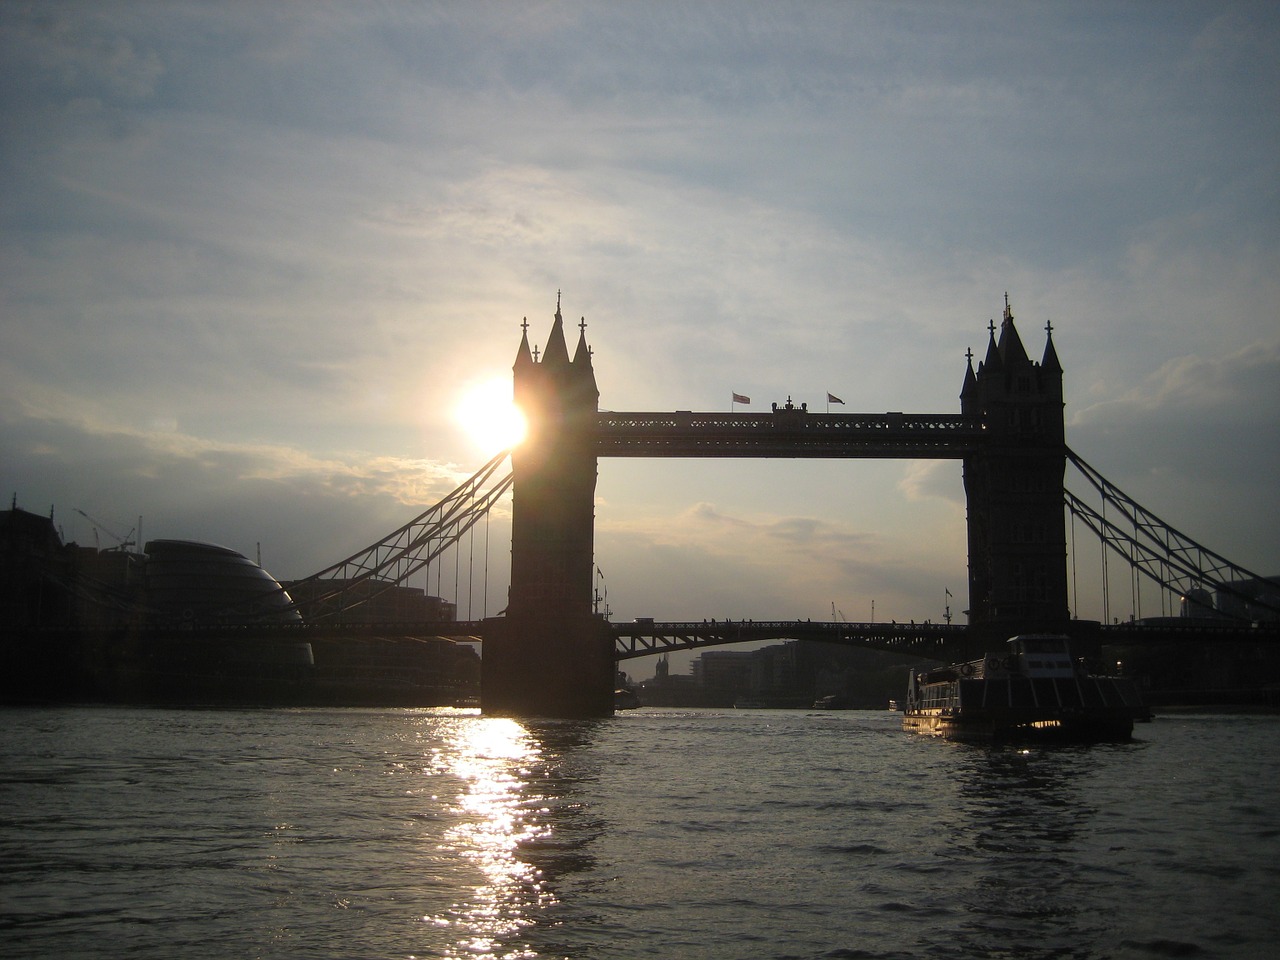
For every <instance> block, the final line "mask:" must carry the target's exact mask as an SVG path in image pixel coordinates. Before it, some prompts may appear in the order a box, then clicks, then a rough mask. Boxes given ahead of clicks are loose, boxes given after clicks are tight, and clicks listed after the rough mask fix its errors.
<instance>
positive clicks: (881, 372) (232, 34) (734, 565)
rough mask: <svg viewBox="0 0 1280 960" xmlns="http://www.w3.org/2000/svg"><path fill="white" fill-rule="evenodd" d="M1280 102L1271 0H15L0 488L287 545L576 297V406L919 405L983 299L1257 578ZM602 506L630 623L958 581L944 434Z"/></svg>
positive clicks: (641, 477) (79, 530)
mask: <svg viewBox="0 0 1280 960" xmlns="http://www.w3.org/2000/svg"><path fill="white" fill-rule="evenodd" d="M1277 103H1280V7H1277V6H1276V5H1275V4H1271V3H1211V4H1210V3H1192V2H1185V3H1180V2H1151V3H1141V2H1139V3H1127V4H1122V5H1117V4H1113V3H1073V4H1049V3H1013V2H1008V3H1004V2H991V3H982V2H978V3H972V4H952V3H943V2H920V3H858V2H854V3H834V2H832V3H822V2H818V3H809V4H803V5H784V6H779V5H775V4H752V3H742V4H710V3H697V2H694V3H680V4H674V3H662V2H658V3H646V4H602V3H575V2H546V3H534V4H521V5H484V6H474V5H458V4H447V3H386V4H377V5H371V4H354V3H353V4H341V3H338V4H324V5H313V4H307V5H301V4H294V3H275V4H247V3H235V2H232V3H224V4H209V3H199V2H191V3H181V2H175V3H166V4H150V3H138V2H110V0H106V2H100V3H94V4H67V3H47V2H38V0H37V2H32V3H27V4H21V5H19V4H6V5H2V6H0V123H2V124H3V129H2V131H0V164H2V165H3V171H4V178H5V184H6V188H5V190H4V191H3V192H2V193H0V227H2V229H0V452H2V453H3V458H2V460H0V462H2V464H3V469H2V470H0V477H3V480H4V482H5V484H6V487H7V489H5V490H4V495H5V496H6V498H8V497H10V496H14V495H16V498H17V503H18V505H19V506H20V507H23V508H24V509H27V510H31V511H33V512H38V513H45V512H47V511H48V510H49V508H50V505H53V506H54V507H55V518H56V521H57V523H58V525H59V526H60V527H62V529H63V531H64V533H65V535H66V536H67V538H68V539H73V540H77V541H79V542H81V543H92V542H93V532H92V528H91V526H90V525H89V524H88V523H87V522H86V521H84V519H83V518H82V517H80V516H79V515H78V514H76V513H75V508H79V509H81V510H83V511H85V512H86V513H88V514H90V515H91V516H94V517H96V518H99V519H100V520H102V521H104V522H105V523H107V524H108V525H110V526H111V527H113V528H115V529H118V530H119V531H121V532H123V531H125V530H128V529H129V528H131V527H133V526H134V525H135V524H136V523H137V518H138V517H142V523H143V536H144V537H145V538H148V539H150V538H160V537H171V538H186V539H199V540H209V541H213V542H216V543H221V544H224V545H226V546H229V547H232V548H234V549H236V550H239V551H241V552H242V553H245V554H246V555H248V556H254V553H255V550H256V548H257V544H259V543H261V550H262V560H263V564H264V566H266V567H267V568H268V569H269V570H270V571H271V572H272V573H273V574H275V575H276V576H278V577H280V578H282V579H283V578H294V577H300V576H305V575H307V574H309V573H312V572H314V571H315V570H318V569H320V568H321V567H323V566H325V565H326V564H328V563H330V562H332V561H335V560H337V559H340V558H341V557H343V556H345V555H347V554H349V553H352V552H354V551H355V550H357V549H359V548H361V547H363V546H365V545H366V544H368V543H370V542H372V541H373V540H375V539H376V538H377V537H379V536H380V535H382V534H383V533H385V532H387V531H389V530H391V529H392V528H394V527H396V526H398V525H399V524H401V523H404V522H405V521H406V520H408V519H409V518H410V517H412V516H413V515H415V514H416V513H418V512H419V511H421V510H422V509H424V508H425V507H426V506H428V505H429V504H431V503H433V502H435V500H437V499H439V498H440V497H441V496H443V495H444V494H445V493H447V492H448V491H449V490H451V489H453V487H454V486H455V485H456V483H457V482H458V481H459V480H461V479H462V478H464V477H465V476H468V475H469V474H470V473H472V472H473V471H474V470H475V469H476V468H478V467H479V466H480V465H481V464H482V463H483V462H484V461H485V460H486V459H487V457H488V456H489V455H490V453H492V452H493V450H492V449H485V448H483V447H482V446H480V445H479V444H477V443H476V442H475V438H474V437H473V436H472V435H471V432H470V431H469V430H467V429H465V428H464V427H463V426H462V425H461V424H460V422H459V417H458V415H457V407H458V405H459V403H461V402H462V400H463V398H464V397H469V398H470V399H469V400H468V401H467V403H468V404H470V406H471V408H472V409H473V410H474V409H475V408H476V407H478V406H480V405H483V404H485V403H488V402H490V400H492V398H495V397H496V398H497V401H502V400H504V399H506V398H507V397H509V392H510V382H511V364H512V362H513V361H514V359H515V354H516V347H517V346H518V344H519V341H520V333H521V330H520V324H521V321H522V319H523V318H525V317H527V318H528V322H529V325H530V326H529V336H530V339H531V342H535V343H538V344H542V343H544V342H545V339H546V335H547V333H548V331H549V330H550V327H551V317H552V314H553V313H554V310H555V305H556V298H557V295H558V293H559V295H560V296H561V297H562V306H563V311H564V315H565V320H566V324H567V325H568V326H569V329H570V330H571V331H573V325H574V324H576V323H578V322H579V319H580V318H585V321H586V324H587V327H586V335H587V339H588V342H589V343H590V345H591V347H592V350H593V360H594V364H595V368H596V376H597V380H598V383H599V385H600V391H601V398H600V405H601V407H602V408H603V409H613V410H675V409H692V410H728V409H729V408H730V402H731V399H732V397H733V395H734V394H735V393H736V394H740V395H742V396H746V397H750V398H751V404H750V405H749V406H748V407H745V408H742V409H753V410H768V409H769V405H770V404H771V403H774V402H777V403H779V404H781V403H783V402H785V400H786V399H787V397H788V396H790V397H792V398H793V399H794V401H795V402H796V404H800V403H808V405H809V408H810V409H811V410H819V411H820V410H822V409H824V408H825V403H826V396H827V394H828V393H830V394H834V395H835V396H837V397H839V398H841V399H842V400H843V401H844V402H845V406H844V407H842V408H841V409H843V410H845V411H848V412H859V411H868V412H883V411H886V410H903V411H906V412H921V413H946V412H958V410H959V400H958V394H959V390H960V387H961V384H962V382H963V377H964V372H965V364H966V360H965V351H966V350H967V349H972V350H973V352H974V353H975V355H976V356H977V357H981V356H982V354H983V352H984V350H985V345H986V338H987V325H988V322H989V321H990V320H991V319H993V318H994V319H997V320H998V319H999V317H1000V315H1001V311H1002V310H1003V306H1004V296H1005V293H1006V291H1007V292H1008V294H1009V297H1010V300H1011V303H1012V308H1013V312H1014V314H1015V317H1016V322H1017V325H1018V329H1019V332H1020V334H1021V336H1022V338H1023V341H1024V342H1025V344H1026V345H1027V349H1028V351H1029V352H1030V353H1031V354H1032V355H1033V356H1039V355H1040V352H1041V350H1042V348H1043V344H1044V336H1045V332H1044V331H1045V327H1046V325H1047V324H1048V323H1052V325H1053V338H1054V343H1055V347H1056V349H1057V352H1058V355H1059V357H1060V359H1061V361H1062V365H1063V367H1064V370H1065V388H1066V403H1067V407H1066V417H1067V440H1068V443H1069V444H1070V445H1071V447H1072V448H1073V449H1075V450H1076V451H1077V452H1078V453H1079V454H1080V455H1081V456H1083V457H1084V458H1085V459H1086V460H1087V461H1089V462H1090V463H1092V464H1093V465H1094V466H1095V467H1097V468H1098V469H1099V470H1100V471H1101V472H1102V473H1103V474H1105V475H1106V476H1107V477H1108V478H1109V479H1111V480H1112V481H1113V482H1115V483H1117V484H1119V485H1120V486H1121V487H1122V488H1123V489H1125V490H1126V492H1128V493H1129V494H1131V495H1132V496H1134V497H1135V498H1136V499H1137V500H1139V501H1140V502H1142V503H1143V504H1144V505H1145V506H1147V507H1149V508H1150V509H1152V510H1154V511H1155V512H1156V513H1158V514H1160V515H1161V516H1162V517H1164V518H1165V519H1166V520H1168V521H1169V522H1171V523H1173V524H1174V525H1175V526H1177V527H1178V528H1179V529H1181V530H1183V531H1184V532H1185V533H1187V534H1189V535H1190V536H1192V537H1194V538H1195V539H1197V540H1200V541H1202V542H1204V543H1205V544H1206V545H1208V546H1209V547H1211V548H1213V549H1214V550H1217V551H1218V552H1220V553H1223V554H1225V555H1226V556H1228V557H1230V558H1231V559H1232V560H1234V561H1236V562H1239V563H1242V564H1243V565H1245V566H1246V567H1250V568H1252V569H1254V570H1257V571H1258V572H1260V573H1264V574H1274V573H1277V572H1280V506H1277V498H1276V496H1275V482H1274V481H1275V478H1276V477H1277V476H1280V115H1278V111H1277V110H1276V104H1277ZM573 332H576V331H573ZM975 362H976V360H975ZM477 390H480V391H481V392H480V393H479V394H477V393H476V391H477ZM504 391H505V393H504ZM486 397H487V398H490V400H486V399H485V398H486ZM1069 482H1070V481H1069ZM1076 486H1077V487H1079V486H1081V485H1080V484H1079V483H1077V484H1076ZM598 497H599V502H598V509H597V528H596V529H597V534H596V547H597V564H598V566H599V567H600V568H601V569H602V570H603V571H604V573H605V577H606V580H607V584H608V589H609V601H610V604H611V606H612V608H613V610H614V613H615V615H616V616H618V617H619V618H630V617H634V616H656V617H659V618H671V619H677V618H684V617H691V618H702V617H712V616H715V617H725V616H740V617H755V618H763V617H773V616H778V617H812V618H814V619H818V618H825V617H829V616H831V610H832V606H833V605H834V606H835V607H836V608H837V609H838V610H840V611H842V612H843V613H844V614H845V615H846V616H847V617H848V618H849V619H851V620H860V619H869V618H870V615H871V607H872V604H873V603H874V605H875V615H876V618H877V619H882V620H888V619H894V618H896V619H900V620H905V619H912V618H914V619H933V620H939V619H941V617H942V614H943V604H944V603H945V599H944V597H945V593H944V591H946V590H949V591H950V593H951V594H952V595H953V597H954V600H953V613H956V614H957V615H958V613H959V611H960V610H962V609H963V608H964V606H965V593H966V585H967V574H966V570H965V533H964V496H963V488H962V486H961V476H960V465H959V463H958V462H954V461H904V462H898V461H853V462H844V461H816V462H815V461H714V462H710V461H706V462H700V461H681V462H662V461H630V460H628V461H609V460H602V461H601V462H600V481H599V485H598ZM505 557H506V555H505V553H504V554H502V557H501V561H505ZM501 561H491V563H494V562H496V563H497V566H498V567H502V566H503V562H501ZM503 575H505V571H504V573H503ZM493 576H497V575H496V574H495V575H493ZM492 579H493V577H492V576H491V595H492V594H500V592H501V591H504V590H505V583H503V584H501V585H500V586H494V585H492ZM490 606H491V608H492V609H491V611H490V612H492V611H493V610H496V609H497V608H498V607H500V606H501V603H492V602H491V604H490ZM1113 608H1114V604H1113ZM1078 612H1079V614H1080V615H1081V616H1085V617H1093V618H1096V617H1099V616H1101V607H1100V599H1099V598H1097V597H1086V596H1085V595H1084V591H1082V596H1081V603H1080V604H1079V609H1078ZM1112 612H1113V614H1114V613H1115V612H1116V611H1115V610H1114V609H1113V611H1112ZM1126 614H1127V611H1125V612H1122V613H1121V614H1120V615H1122V616H1123V615H1126ZM957 619H959V617H958V616H957Z"/></svg>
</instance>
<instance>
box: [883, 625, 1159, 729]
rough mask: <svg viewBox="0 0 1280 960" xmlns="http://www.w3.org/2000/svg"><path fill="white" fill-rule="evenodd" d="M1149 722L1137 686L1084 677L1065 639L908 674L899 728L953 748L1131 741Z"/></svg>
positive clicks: (1031, 638)
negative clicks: (960, 743) (959, 744)
mask: <svg viewBox="0 0 1280 960" xmlns="http://www.w3.org/2000/svg"><path fill="white" fill-rule="evenodd" d="M1150 719H1151V712H1150V711H1149V710H1148V709H1147V707H1146V706H1145V704H1144V703H1143V701H1142V697H1141V695H1140V693H1139V691H1138V688H1137V685H1136V684H1135V683H1134V682H1133V681H1132V680H1131V679H1129V678H1126V677H1104V676H1097V675H1095V674H1091V673H1089V672H1088V671H1087V670H1086V669H1085V668H1084V665H1083V663H1082V662H1080V661H1076V660H1073V659H1072V656H1071V641H1070V638H1068V637H1064V636H1058V635H1046V634H1023V635H1019V636H1016V637H1012V638H1011V639H1010V640H1009V641H1008V649H1007V651H1006V652H1005V653H1004V654H1003V655H1001V654H997V653H989V654H987V655H986V656H985V657H983V658H982V659H980V660H970V661H968V662H966V663H956V664H951V665H950V666H946V667H937V668H934V669H932V670H912V671H911V675H910V678H909V679H908V681H907V700H906V704H905V705H904V709H903V716H902V728H903V729H904V730H907V731H913V732H916V733H928V734H933V735H935V736H942V737H946V738H948V739H952V740H987V741H990V740H1022V739H1056V740H1067V741H1075V742H1095V741H1108V740H1128V739H1129V738H1130V737H1131V736H1132V735H1133V725H1134V723H1135V722H1143V721H1147V720H1150Z"/></svg>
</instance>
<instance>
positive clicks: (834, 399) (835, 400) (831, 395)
mask: <svg viewBox="0 0 1280 960" xmlns="http://www.w3.org/2000/svg"><path fill="white" fill-rule="evenodd" d="M827 403H844V401H843V400H841V399H840V398H839V397H837V396H836V395H835V394H834V393H828V394H827Z"/></svg>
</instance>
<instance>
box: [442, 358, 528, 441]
mask: <svg viewBox="0 0 1280 960" xmlns="http://www.w3.org/2000/svg"><path fill="white" fill-rule="evenodd" d="M454 419H455V420H456V421H457V423H458V425H459V426H460V427H461V428H462V430H463V432H464V433H466V435H467V436H468V437H469V438H470V439H471V442H472V443H474V444H475V445H476V446H477V447H479V448H480V451H481V452H482V453H485V454H495V453H498V452H499V451H502V450H509V449H511V448H512V447H514V446H516V445H517V444H519V443H520V441H521V440H523V439H524V435H525V419H524V414H523V413H522V412H521V411H520V408H519V407H517V406H516V405H515V402H514V401H513V400H512V399H511V380H510V378H509V377H494V378H493V379H490V380H485V381H482V382H480V383H476V384H472V385H471V386H470V387H469V388H468V389H467V390H466V392H464V393H463V395H462V397H461V398H460V399H459V401H458V404H457V406H456V407H454Z"/></svg>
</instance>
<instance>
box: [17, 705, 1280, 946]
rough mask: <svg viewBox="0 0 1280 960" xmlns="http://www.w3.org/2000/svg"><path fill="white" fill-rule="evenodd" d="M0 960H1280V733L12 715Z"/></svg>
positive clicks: (847, 717)
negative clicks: (1028, 738) (977, 742)
mask: <svg viewBox="0 0 1280 960" xmlns="http://www.w3.org/2000/svg"><path fill="white" fill-rule="evenodd" d="M0 721H2V722H3V725H4V726H3V733H2V734H0V864H2V865H3V872H2V875H0V956H4V957H7V958H24V957H59V958H72V957H102V958H107V957H110V958H118V957H131V958H152V957H154V958H166V960H167V958H174V957H182V958H203V957H208V958H238V957H246V958H251V957H280V958H295V957H296V958H410V957H440V958H499V957H502V958H535V957H569V958H575V960H576V958H593V960H613V958H617V960H629V958H638V957H662V958H681V957H690V958H735V960H736V958H914V957H929V958H935V957H955V958H986V957H991V958H995V957H998V958H1051V957H1052V958H1080V960H1084V958H1147V957H1233V958H1235V957H1238V958H1262V957H1274V956H1277V953H1276V947H1275V943H1276V942H1277V940H1280V803H1277V788H1278V787H1280V717H1274V716H1267V717H1259V716H1204V715H1184V716H1176V715H1175V716H1169V717H1161V718H1157V719H1156V721H1155V722H1153V723H1151V724H1145V725H1141V726H1139V728H1138V730H1137V737H1136V739H1135V740H1134V741H1133V742H1132V743H1126V744H1112V745H1098V746H1089V747H1078V748H1076V747H1066V748H1064V747H1056V748H1031V749H1027V748H1017V747H1010V748H998V749H993V748H982V747H974V746H965V745H958V744H952V743H947V742H943V741H938V740H932V739H928V738H922V737H918V736H914V735H909V734H905V733H903V732H901V730H900V729H899V723H900V720H899V718H898V716H897V715H895V714H890V713H888V712H887V711H886V712H884V713H872V712H812V711H733V710H725V711H714V710H658V709H641V710H637V711H631V712H628V713H624V714H620V715H619V716H617V717H615V718H613V719H610V720H603V721H593V722H569V721H564V722H554V721H540V722H517V721H513V720H503V719H492V718H482V717H480V716H477V715H475V714H474V712H466V711H453V710H257V711H254V710H142V709H123V708H57V709H26V708H21V709H6V710H4V711H0Z"/></svg>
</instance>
